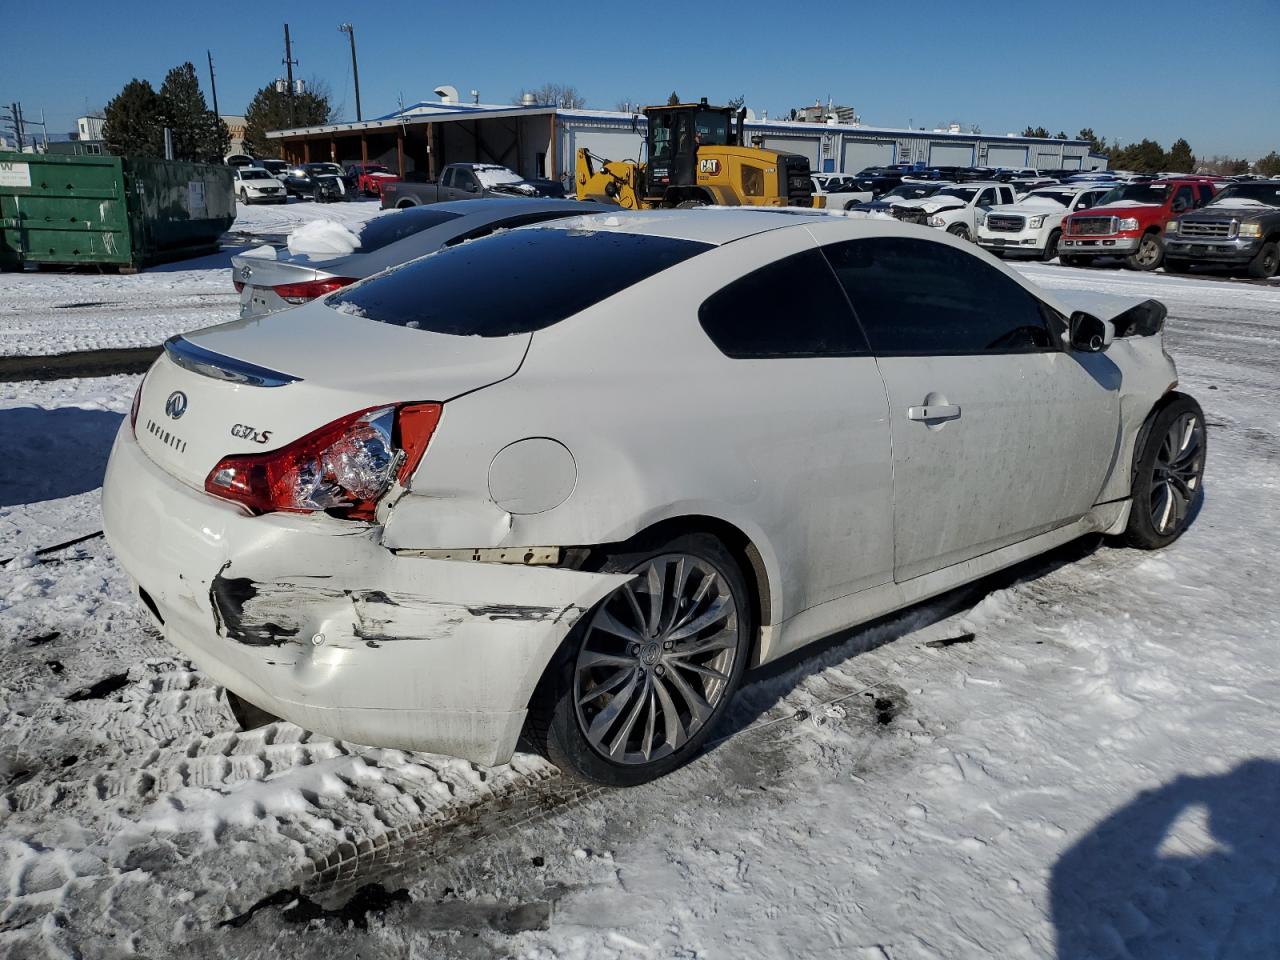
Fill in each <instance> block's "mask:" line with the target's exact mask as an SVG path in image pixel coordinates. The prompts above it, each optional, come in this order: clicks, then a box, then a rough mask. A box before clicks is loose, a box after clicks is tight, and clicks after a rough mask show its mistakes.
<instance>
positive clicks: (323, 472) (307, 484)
mask: <svg viewBox="0 0 1280 960" xmlns="http://www.w3.org/2000/svg"><path fill="white" fill-rule="evenodd" d="M441 409H442V407H441V405H440V404H438V403H409V404H399V405H390V406H384V407H374V408H372V409H368V410H360V411H357V412H356V413H352V414H349V415H347V416H345V417H341V418H340V419H338V420H335V421H333V422H332V423H330V424H327V425H325V426H323V427H321V428H320V429H319V430H314V431H312V432H311V433H309V434H307V435H306V436H304V437H300V438H298V439H297V440H295V441H293V443H290V444H288V445H286V446H284V447H281V448H280V449H279V450H272V451H269V452H267V453H254V454H233V455H232V456H228V457H224V458H223V459H222V460H220V461H219V462H218V465H217V466H215V467H214V468H213V470H212V471H210V473H209V476H208V477H207V478H206V479H205V482H204V488H205V490H206V491H207V492H209V493H211V494H213V495H214V496H216V497H222V498H223V499H226V500H233V501H235V502H237V503H241V504H243V505H244V506H246V507H248V508H249V509H250V510H252V511H253V512H255V513H271V512H274V511H283V512H286V513H314V512H317V511H320V510H323V511H326V512H328V513H330V514H332V515H334V516H338V517H342V518H344V519H348V520H371V519H373V517H374V515H375V512H376V510H377V505H378V501H379V500H380V499H381V498H382V496H383V494H385V493H386V492H387V490H388V489H390V487H391V484H392V481H393V480H399V481H400V483H401V484H406V483H407V482H408V480H409V477H410V476H411V475H412V473H413V471H414V470H415V469H417V466H418V463H419V462H420V461H421V459H422V455H423V454H424V453H425V452H426V449H427V444H428V443H430V441H431V435H432V434H433V433H434V432H435V428H436V424H437V423H439V422H440V412H441Z"/></svg>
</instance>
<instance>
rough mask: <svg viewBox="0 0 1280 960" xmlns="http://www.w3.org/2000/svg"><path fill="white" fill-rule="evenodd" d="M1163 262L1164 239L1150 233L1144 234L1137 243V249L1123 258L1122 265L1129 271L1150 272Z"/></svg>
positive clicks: (1154, 233) (1153, 232)
mask: <svg viewBox="0 0 1280 960" xmlns="http://www.w3.org/2000/svg"><path fill="white" fill-rule="evenodd" d="M1163 260H1164V239H1163V238H1162V237H1161V236H1160V234H1158V233H1156V232H1155V231H1152V232H1150V233H1144V234H1143V235H1142V239H1141V240H1139V241H1138V249H1137V250H1135V251H1133V253H1131V254H1129V255H1128V256H1127V257H1125V258H1124V265H1125V266H1126V267H1128V268H1129V269H1130V270H1142V271H1150V270H1154V269H1155V268H1156V267H1158V266H1160V263H1161V262H1162V261H1163Z"/></svg>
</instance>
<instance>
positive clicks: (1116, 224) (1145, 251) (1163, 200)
mask: <svg viewBox="0 0 1280 960" xmlns="http://www.w3.org/2000/svg"><path fill="white" fill-rule="evenodd" d="M1213 195H1214V186H1213V183H1212V181H1211V180H1209V179H1208V178H1207V177H1182V178H1179V179H1177V180H1156V181H1153V182H1151V183H1123V184H1119V185H1117V186H1115V187H1113V188H1112V189H1111V191H1110V192H1109V193H1107V194H1106V195H1105V196H1104V197H1103V198H1102V199H1101V201H1099V203H1098V205H1097V206H1096V207H1093V208H1092V209H1090V210H1088V211H1087V212H1083V213H1073V214H1071V215H1070V216H1068V217H1067V218H1066V219H1064V220H1063V222H1062V241H1061V243H1060V244H1059V245H1058V251H1059V252H1058V259H1059V261H1060V262H1062V263H1064V264H1066V265H1067V266H1088V265H1089V264H1091V263H1093V261H1094V259H1095V258H1096V257H1098V256H1108V257H1117V256H1118V257H1124V263H1125V266H1127V267H1128V268H1129V269H1130V270H1154V269H1156V267H1158V266H1160V264H1161V263H1163V262H1164V227H1165V224H1166V223H1168V222H1169V221H1170V220H1172V219H1173V218H1174V217H1176V216H1177V215H1178V214H1180V213H1185V212H1186V211H1188V210H1193V209H1195V208H1196V207H1200V206H1203V205H1204V204H1205V203H1207V202H1208V201H1209V200H1210V199H1212V198H1213Z"/></svg>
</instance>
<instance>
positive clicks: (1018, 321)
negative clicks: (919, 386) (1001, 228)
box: [822, 237, 1053, 356]
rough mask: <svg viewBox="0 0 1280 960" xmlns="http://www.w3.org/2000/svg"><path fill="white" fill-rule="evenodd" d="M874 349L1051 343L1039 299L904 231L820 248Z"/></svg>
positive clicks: (929, 350)
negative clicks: (904, 234) (895, 235)
mask: <svg viewBox="0 0 1280 960" xmlns="http://www.w3.org/2000/svg"><path fill="white" fill-rule="evenodd" d="M822 249H823V252H824V253H825V254H826V256H827V259H828V260H829V261H830V263H831V266H832V267H833V268H834V270H835V273H836V276H837V277H838V278H839V280H840V283H841V284H842V285H843V287H844V289H845V292H846V293H847V294H848V296H849V300H850V302H851V303H852V304H853V309H854V311H855V313H856V314H857V316H858V319H859V320H860V321H861V322H862V327H863V329H864V330H865V331H866V336H867V340H868V341H869V342H870V345H871V350H872V352H873V353H876V354H878V355H880V356H895V355H896V356H921V355H943V356H945V355H953V356H954V355H966V354H985V353H1029V352H1035V351H1047V350H1051V349H1053V348H1052V346H1051V345H1052V343H1053V341H1052V339H1051V337H1050V335H1049V329H1048V326H1047V325H1046V323H1045V315H1044V309H1043V307H1042V305H1041V303H1040V301H1039V300H1037V299H1036V298H1035V297H1033V296H1032V295H1031V294H1030V293H1028V292H1027V290H1026V289H1024V288H1023V287H1022V286H1021V285H1020V284H1018V283H1017V282H1016V281H1014V280H1012V279H1011V278H1009V277H1008V276H1006V275H1005V274H1004V273H1003V272H1001V271H1000V270H997V269H996V268H994V267H991V266H988V265H987V264H985V263H983V262H982V261H980V260H979V259H978V258H977V257H975V256H973V255H972V254H970V253H968V252H966V251H964V250H959V249H956V248H954V247H951V246H947V245H944V244H941V243H934V242H933V241H929V240H917V239H914V238H906V237H882V238H877V239H867V240H848V241H845V242H843V243H836V244H831V245H829V246H826V247H823V248H822Z"/></svg>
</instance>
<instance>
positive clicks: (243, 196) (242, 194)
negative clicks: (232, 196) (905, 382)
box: [240, 190, 249, 207]
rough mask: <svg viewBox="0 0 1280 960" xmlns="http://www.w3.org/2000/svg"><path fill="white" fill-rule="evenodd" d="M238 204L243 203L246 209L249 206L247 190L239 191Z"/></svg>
mask: <svg viewBox="0 0 1280 960" xmlns="http://www.w3.org/2000/svg"><path fill="white" fill-rule="evenodd" d="M240 202H241V203H243V204H244V205H245V206H246V207H247V206H248V205H249V191H248V190H241V191H240Z"/></svg>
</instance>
